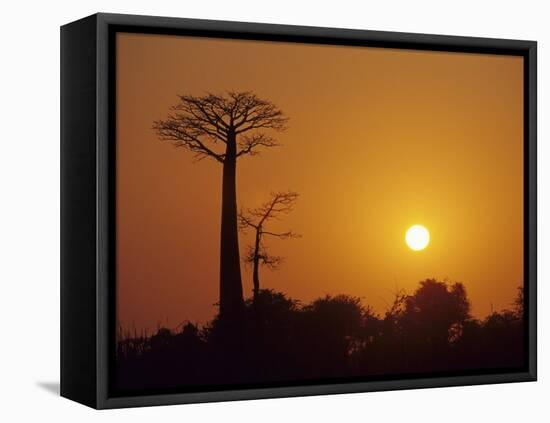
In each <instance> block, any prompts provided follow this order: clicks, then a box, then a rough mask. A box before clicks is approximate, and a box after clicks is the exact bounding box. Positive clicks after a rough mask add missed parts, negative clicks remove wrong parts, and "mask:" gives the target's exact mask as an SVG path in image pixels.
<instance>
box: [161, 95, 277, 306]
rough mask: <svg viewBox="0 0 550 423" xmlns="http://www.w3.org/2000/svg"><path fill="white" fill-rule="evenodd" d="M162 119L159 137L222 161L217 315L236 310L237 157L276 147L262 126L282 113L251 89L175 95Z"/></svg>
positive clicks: (273, 126)
mask: <svg viewBox="0 0 550 423" xmlns="http://www.w3.org/2000/svg"><path fill="white" fill-rule="evenodd" d="M178 97H179V102H178V103H177V104H176V105H175V106H173V107H172V108H171V109H170V113H169V114H168V117H167V119H166V120H159V121H156V122H154V124H153V128H154V129H155V130H156V132H157V134H158V136H159V138H160V139H161V140H164V141H169V142H171V143H172V144H173V145H174V146H176V147H181V148H183V149H185V150H188V151H190V152H191V153H194V157H195V159H196V160H202V159H205V158H209V159H213V160H215V161H217V162H218V163H220V164H221V165H222V167H223V171H222V175H223V177H222V214H221V239H220V301H219V305H220V316H222V317H226V316H229V315H235V313H239V312H240V310H241V309H242V307H243V304H244V302H243V289H242V280H241V267H240V257H239V239H238V230H237V193H236V171H237V159H239V158H240V157H243V156H254V155H257V154H258V153H259V150H260V149H261V148H262V147H264V148H270V147H276V146H277V145H278V144H277V142H276V141H275V140H274V139H273V138H271V137H270V136H268V135H267V134H266V133H265V132H264V130H275V131H282V130H284V129H285V128H286V123H287V120H288V119H287V118H286V117H285V116H284V114H283V112H282V111H281V110H280V109H278V108H277V107H276V106H275V105H274V104H273V103H271V102H269V101H267V100H264V99H261V98H259V97H257V96H256V95H255V94H254V93H251V92H228V93H227V94H225V95H214V94H208V95H205V96H202V97H195V96H192V95H180V96H178Z"/></svg>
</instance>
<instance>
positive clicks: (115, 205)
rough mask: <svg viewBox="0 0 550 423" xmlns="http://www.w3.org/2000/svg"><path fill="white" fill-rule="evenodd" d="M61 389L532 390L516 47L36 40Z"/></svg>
mask: <svg viewBox="0 0 550 423" xmlns="http://www.w3.org/2000/svg"><path fill="white" fill-rule="evenodd" d="M61 102H62V104H61V196H62V197H61V394H62V395H63V396H65V397H67V398H70V399H72V400H75V401H78V402H81V403H83V404H86V405H89V406H91V407H95V408H116V407H128V406H144V405H157V404H174V403H189V402H205V401H221V400H238V399H251V398H270V397H281V396H297V395H315V394H331V393H344V392H364V391H374V390H391V389H410V388H427V387H438V386H456V385H470V384H482V383H501V382H520V381H533V380H536V43H535V42H533V41H518V40H501V39H486V38H470V37H454V36H439V35H424V34H405V33H392V32H378V31H362V30H361V31H358V30H345V29H332V28H313V27H297V26H282V25H267V24H253V23H238V22H216V21H205V20H190V19H175V18H160V17H147V16H129V15H113V14H96V15H93V16H90V17H87V18H84V19H82V20H79V21H76V22H73V23H70V24H67V25H65V26H63V27H62V28H61Z"/></svg>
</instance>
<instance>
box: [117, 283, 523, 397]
mask: <svg viewBox="0 0 550 423" xmlns="http://www.w3.org/2000/svg"><path fill="white" fill-rule="evenodd" d="M523 345H524V342H523V296H522V291H521V290H519V293H518V297H517V299H516V301H515V302H514V304H512V305H511V309H510V310H504V311H500V312H493V313H492V314H490V315H489V316H487V317H486V318H485V319H483V320H478V319H474V318H473V317H472V316H471V314H470V302H469V300H468V297H467V293H466V290H465V288H464V286H463V285H462V284H460V283H455V284H449V283H446V282H440V281H437V280H433V279H428V280H425V281H422V282H420V285H419V287H418V289H417V290H416V291H415V292H414V293H413V294H410V295H406V294H399V295H396V297H395V299H394V301H393V304H392V305H391V306H390V307H389V308H388V310H387V311H386V312H385V313H384V314H383V315H377V314H376V313H374V312H373V311H372V309H371V308H370V307H369V306H365V305H363V304H362V302H361V301H360V299H359V298H357V297H351V296H347V295H338V296H326V297H323V298H319V299H317V300H315V301H313V302H311V303H309V304H305V305H302V304H301V303H300V302H299V301H296V300H293V299H291V298H288V297H287V296H286V295H285V294H283V293H280V292H275V291H272V290H260V291H259V292H258V293H257V296H256V298H255V300H252V299H250V300H247V301H246V302H245V309H244V314H243V315H242V317H241V319H240V320H239V321H231V322H229V323H228V322H227V320H225V319H219V318H218V317H217V318H215V319H214V320H213V321H212V322H210V323H209V324H208V325H206V326H204V327H198V326H196V325H194V324H192V323H187V324H186V325H184V326H183V327H182V328H181V329H180V330H177V331H172V330H169V329H166V328H160V329H158V331H157V332H156V333H155V334H154V335H153V336H142V337H136V336H126V337H123V338H122V339H119V340H118V342H117V351H116V360H117V366H116V368H117V373H116V386H117V388H118V389H120V390H126V391H131V390H132V389H169V388H179V389H182V390H183V389H185V387H186V386H189V387H191V386H197V385H199V386H200V385H203V386H204V385H230V384H235V383H239V384H248V385H257V384H265V383H277V382H292V381H313V380H319V379H323V380H327V379H331V378H334V379H338V378H349V377H358V378H361V377H369V376H372V377H377V376H391V375H406V374H418V373H424V374H425V373H434V372H449V371H459V370H480V369H498V368H513V367H521V366H522V365H523V363H524V351H523Z"/></svg>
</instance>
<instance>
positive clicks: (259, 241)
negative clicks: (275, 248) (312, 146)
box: [239, 191, 300, 301]
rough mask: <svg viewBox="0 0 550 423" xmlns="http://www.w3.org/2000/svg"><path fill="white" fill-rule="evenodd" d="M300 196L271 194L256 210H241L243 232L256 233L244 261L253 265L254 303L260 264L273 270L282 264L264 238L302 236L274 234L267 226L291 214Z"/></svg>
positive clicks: (240, 225) (240, 223)
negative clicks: (269, 248) (272, 253)
mask: <svg viewBox="0 0 550 423" xmlns="http://www.w3.org/2000/svg"><path fill="white" fill-rule="evenodd" d="M297 198H298V194H297V193H295V192H292V191H288V192H274V193H271V198H270V199H269V201H266V202H265V203H263V204H262V205H261V206H260V207H258V208H255V209H247V210H246V211H243V210H241V212H240V213H239V228H240V229H241V230H242V231H246V230H248V229H252V230H253V231H254V244H253V245H250V246H248V251H247V254H246V256H245V258H244V260H245V261H246V262H247V263H250V264H252V282H253V283H254V290H253V293H254V301H256V300H257V299H258V294H259V292H260V274H259V273H260V269H259V268H260V264H262V265H265V266H267V267H269V268H271V269H276V268H277V267H278V266H279V265H280V264H281V262H282V260H283V259H282V257H279V256H273V255H271V254H269V252H268V250H267V247H266V246H265V243H264V238H265V237H266V236H267V237H275V238H279V239H288V238H297V237H299V236H300V235H298V234H296V233H294V232H292V231H286V232H272V231H269V230H267V228H266V225H268V224H269V222H270V221H272V220H275V219H280V217H281V215H282V214H288V213H290V212H291V211H292V210H293V208H294V203H295V202H296V199H297Z"/></svg>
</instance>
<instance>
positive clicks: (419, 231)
mask: <svg viewBox="0 0 550 423" xmlns="http://www.w3.org/2000/svg"><path fill="white" fill-rule="evenodd" d="M405 242H406V243H407V245H408V246H409V248H410V249H411V250H414V251H420V250H423V249H424V248H426V247H427V246H428V244H429V243H430V232H429V231H428V230H427V229H426V227H424V226H422V225H413V226H411V227H410V228H409V229H407V233H406V234H405Z"/></svg>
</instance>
